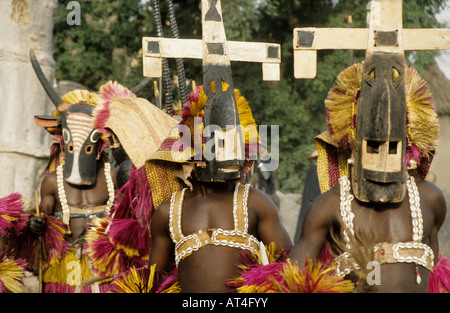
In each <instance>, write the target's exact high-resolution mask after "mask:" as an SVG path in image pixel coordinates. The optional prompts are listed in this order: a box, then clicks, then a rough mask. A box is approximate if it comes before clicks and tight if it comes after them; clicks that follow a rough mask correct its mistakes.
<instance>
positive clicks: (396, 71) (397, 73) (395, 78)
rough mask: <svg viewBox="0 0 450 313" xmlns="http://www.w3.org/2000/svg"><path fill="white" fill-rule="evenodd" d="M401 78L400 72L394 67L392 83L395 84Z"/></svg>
mask: <svg viewBox="0 0 450 313" xmlns="http://www.w3.org/2000/svg"><path fill="white" fill-rule="evenodd" d="M399 77H400V73H399V71H398V70H397V69H396V68H395V67H393V68H392V81H393V82H395V81H396V80H397V79H398V78H399Z"/></svg>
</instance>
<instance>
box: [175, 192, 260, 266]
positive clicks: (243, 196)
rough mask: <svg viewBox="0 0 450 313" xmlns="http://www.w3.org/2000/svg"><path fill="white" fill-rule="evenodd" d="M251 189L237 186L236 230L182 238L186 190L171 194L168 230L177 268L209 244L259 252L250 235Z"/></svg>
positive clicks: (256, 241)
mask: <svg viewBox="0 0 450 313" xmlns="http://www.w3.org/2000/svg"><path fill="white" fill-rule="evenodd" d="M249 188H250V185H245V186H244V185H241V184H236V187H235V190H234V193H233V220H234V229H233V230H224V229H222V228H212V229H208V230H205V229H203V230H202V229H200V230H198V231H196V232H195V233H192V234H189V235H187V236H185V235H183V232H182V229H181V218H182V209H183V200H184V194H185V192H186V189H187V188H185V189H183V190H182V191H179V192H174V193H173V194H172V197H171V199H170V211H169V229H170V237H171V238H172V241H173V242H174V243H175V262H176V265H177V267H178V263H179V262H180V261H181V260H182V259H184V258H186V257H188V256H189V255H191V254H192V253H193V252H195V251H197V250H199V249H200V248H202V247H204V246H206V245H216V246H219V245H222V246H228V247H233V248H239V249H242V250H250V251H253V252H256V251H258V248H259V241H258V240H257V239H256V238H255V237H254V236H252V235H250V234H248V208H247V199H248V192H249ZM208 232H210V233H211V235H209V233H208Z"/></svg>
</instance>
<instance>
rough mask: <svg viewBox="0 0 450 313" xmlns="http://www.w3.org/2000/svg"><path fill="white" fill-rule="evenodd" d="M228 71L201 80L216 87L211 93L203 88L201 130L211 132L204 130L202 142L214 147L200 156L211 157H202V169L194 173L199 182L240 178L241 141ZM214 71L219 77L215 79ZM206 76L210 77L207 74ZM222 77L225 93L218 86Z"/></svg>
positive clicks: (241, 171) (226, 69) (241, 167)
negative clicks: (204, 100) (205, 101)
mask: <svg viewBox="0 0 450 313" xmlns="http://www.w3.org/2000/svg"><path fill="white" fill-rule="evenodd" d="M216 67H218V66H216ZM229 71H231V70H230V69H229V68H224V69H223V71H217V69H216V71H215V72H213V73H212V77H207V79H205V81H212V80H214V81H215V82H216V83H215V86H216V87H215V91H212V90H211V89H210V88H208V87H206V86H209V84H208V85H205V93H206V95H207V96H208V100H207V103H206V106H205V115H204V123H205V124H204V126H205V130H206V128H207V127H211V128H212V131H210V132H207V131H205V134H204V135H205V140H206V142H208V141H210V142H212V143H214V144H213V146H212V149H211V150H210V149H208V148H207V149H205V150H206V151H204V153H203V154H204V157H205V153H210V154H211V155H210V156H208V157H206V158H204V159H205V164H206V166H204V167H203V168H199V169H198V170H197V176H198V178H199V180H200V181H204V182H210V181H230V180H237V179H240V178H242V175H243V165H244V157H243V141H242V135H241V129H240V124H239V114H238V111H237V105H236V97H235V95H234V88H233V84H232V80H231V75H230V74H229ZM217 72H219V73H220V74H219V75H218V77H215V76H214V75H216V73H217ZM205 73H208V71H206V72H205ZM209 74H210V75H211V72H209ZM220 75H223V76H220ZM205 76H207V75H205ZM224 76H226V80H225V81H226V82H227V83H228V84H229V86H228V88H227V89H226V90H222V84H221V81H222V79H223V78H224ZM217 82H219V83H217ZM209 133H210V134H209ZM209 135H210V136H209ZM205 146H208V144H206V145H205Z"/></svg>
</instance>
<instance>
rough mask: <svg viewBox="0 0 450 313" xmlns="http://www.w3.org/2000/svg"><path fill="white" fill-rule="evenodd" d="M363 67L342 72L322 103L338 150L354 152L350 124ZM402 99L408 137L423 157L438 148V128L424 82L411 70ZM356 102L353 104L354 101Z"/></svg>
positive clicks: (354, 139)
mask: <svg viewBox="0 0 450 313" xmlns="http://www.w3.org/2000/svg"><path fill="white" fill-rule="evenodd" d="M362 75H363V63H358V64H354V65H352V66H350V67H348V68H347V69H345V70H343V71H342V72H341V73H340V74H339V75H338V77H337V79H336V83H335V85H334V86H333V87H332V88H331V89H330V91H329V92H328V97H327V99H326V100H325V106H326V108H327V119H328V121H327V123H328V130H329V132H330V134H331V137H332V139H333V140H334V141H335V142H337V143H338V144H339V146H340V147H347V148H351V149H354V148H355V147H356V137H355V135H356V133H355V129H354V128H352V120H353V118H354V117H355V116H356V113H357V112H356V111H357V103H356V101H357V98H358V97H357V94H358V92H359V91H360V89H361V83H362ZM405 96H406V111H407V116H408V123H407V125H406V127H407V137H408V139H409V142H410V143H411V144H414V145H416V146H417V147H418V148H419V150H420V152H421V154H422V156H429V153H430V152H431V151H432V150H434V149H435V148H436V147H437V145H438V136H439V124H438V120H437V115H436V112H435V108H434V105H433V102H432V99H431V92H430V91H429V88H428V86H427V83H426V81H425V80H424V79H423V78H422V77H421V76H420V74H419V73H418V72H417V71H416V70H415V69H414V68H413V67H411V66H409V65H408V64H406V66H405ZM355 100H356V101H355Z"/></svg>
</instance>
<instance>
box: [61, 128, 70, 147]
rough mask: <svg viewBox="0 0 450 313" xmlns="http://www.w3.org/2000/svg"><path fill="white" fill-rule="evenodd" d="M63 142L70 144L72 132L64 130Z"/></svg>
mask: <svg viewBox="0 0 450 313" xmlns="http://www.w3.org/2000/svg"><path fill="white" fill-rule="evenodd" d="M62 134H63V140H64V143H65V144H68V143H69V141H70V132H69V130H68V129H67V128H63V132H62Z"/></svg>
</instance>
